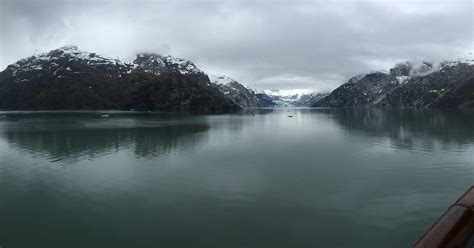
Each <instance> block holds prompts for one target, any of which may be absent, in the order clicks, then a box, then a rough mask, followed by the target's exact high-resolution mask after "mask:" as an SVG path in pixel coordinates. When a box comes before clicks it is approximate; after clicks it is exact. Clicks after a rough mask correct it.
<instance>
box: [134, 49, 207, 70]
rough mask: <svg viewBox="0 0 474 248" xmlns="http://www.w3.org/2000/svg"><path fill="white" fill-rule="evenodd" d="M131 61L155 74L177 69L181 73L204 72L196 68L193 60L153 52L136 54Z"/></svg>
mask: <svg viewBox="0 0 474 248" xmlns="http://www.w3.org/2000/svg"><path fill="white" fill-rule="evenodd" d="M133 63H134V64H136V65H139V66H141V67H143V68H146V70H148V71H150V72H153V73H154V74H156V75H159V74H161V73H165V72H169V71H178V72H179V73H181V74H205V73H204V72H203V71H201V70H200V69H199V68H197V66H196V65H194V63H193V62H191V61H189V60H185V59H181V58H176V57H173V56H171V55H168V56H161V55H159V54H153V53H148V54H146V53H144V54H138V55H137V58H136V59H135V60H134V61H133Z"/></svg>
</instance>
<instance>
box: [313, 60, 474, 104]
mask: <svg viewBox="0 0 474 248" xmlns="http://www.w3.org/2000/svg"><path fill="white" fill-rule="evenodd" d="M472 62H473V60H471V59H464V60H459V61H455V62H444V63H440V64H436V65H435V64H431V63H427V62H424V63H421V64H418V65H415V64H412V63H402V64H399V65H397V66H395V67H394V68H391V69H390V72H388V73H384V72H375V73H369V74H366V75H360V76H356V77H353V78H351V79H350V80H349V81H348V82H347V83H345V84H343V85H341V86H340V87H339V88H337V89H335V90H334V91H333V92H331V94H330V95H329V96H327V97H325V98H323V99H321V100H319V101H317V102H316V103H315V104H314V105H313V106H314V107H336V108H341V107H363V106H377V107H390V108H416V107H472V106H474V85H473V84H474V65H473V63H472Z"/></svg>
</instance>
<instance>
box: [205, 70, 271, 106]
mask: <svg viewBox="0 0 474 248" xmlns="http://www.w3.org/2000/svg"><path fill="white" fill-rule="evenodd" d="M209 80H210V81H211V83H212V84H213V85H214V86H215V87H216V88H217V89H218V90H219V91H220V92H221V93H222V94H224V95H225V96H227V97H228V98H229V99H231V100H232V101H233V102H235V103H236V104H238V105H239V106H241V107H244V108H245V107H271V106H274V105H275V103H274V102H273V101H272V100H271V99H270V97H269V96H267V95H266V94H260V93H256V92H255V91H254V90H252V89H250V88H249V87H247V86H245V85H243V84H241V83H239V82H237V81H236V80H234V79H232V78H230V77H227V76H223V75H222V76H215V75H210V76H209Z"/></svg>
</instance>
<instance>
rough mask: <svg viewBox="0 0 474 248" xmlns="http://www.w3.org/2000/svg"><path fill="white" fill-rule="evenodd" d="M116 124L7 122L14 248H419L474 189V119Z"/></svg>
mask: <svg viewBox="0 0 474 248" xmlns="http://www.w3.org/2000/svg"><path fill="white" fill-rule="evenodd" d="M3 114H6V116H2V115H3ZM109 114H110V118H100V113H99V112H72V113H71V112H63V113H57V112H56V113H31V112H30V113H28V112H3V113H0V245H1V247H2V248H9V247H219V248H221V247H409V246H410V245H411V244H412V243H413V242H414V241H415V240H416V239H417V238H418V237H419V236H420V235H421V234H422V233H423V232H424V231H425V230H426V228H428V227H429V226H430V225H431V224H432V223H433V222H434V221H435V220H436V219H437V218H438V217H439V216H440V214H442V213H443V212H444V211H445V210H446V208H447V207H448V206H449V205H450V204H451V203H452V202H453V201H455V200H456V199H457V198H458V197H459V196H460V195H461V194H462V193H463V192H464V191H465V190H467V188H468V187H469V186H470V185H472V184H473V183H474V112H472V111H449V112H443V111H428V110H421V111H406V110H405V111H402V110H390V111H389V110H321V109H320V110H317V109H312V110H310V109H292V110H248V111H246V113H243V114H236V115H218V116H191V115H176V114H164V113H161V114H158V113H127V112H110V113H109ZM252 114H254V115H252ZM288 115H293V116H294V117H293V118H289V117H287V116H288Z"/></svg>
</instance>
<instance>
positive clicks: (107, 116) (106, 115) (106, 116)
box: [100, 114, 110, 118]
mask: <svg viewBox="0 0 474 248" xmlns="http://www.w3.org/2000/svg"><path fill="white" fill-rule="evenodd" d="M100 117H102V118H109V117H110V115H108V114H103V115H100Z"/></svg>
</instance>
